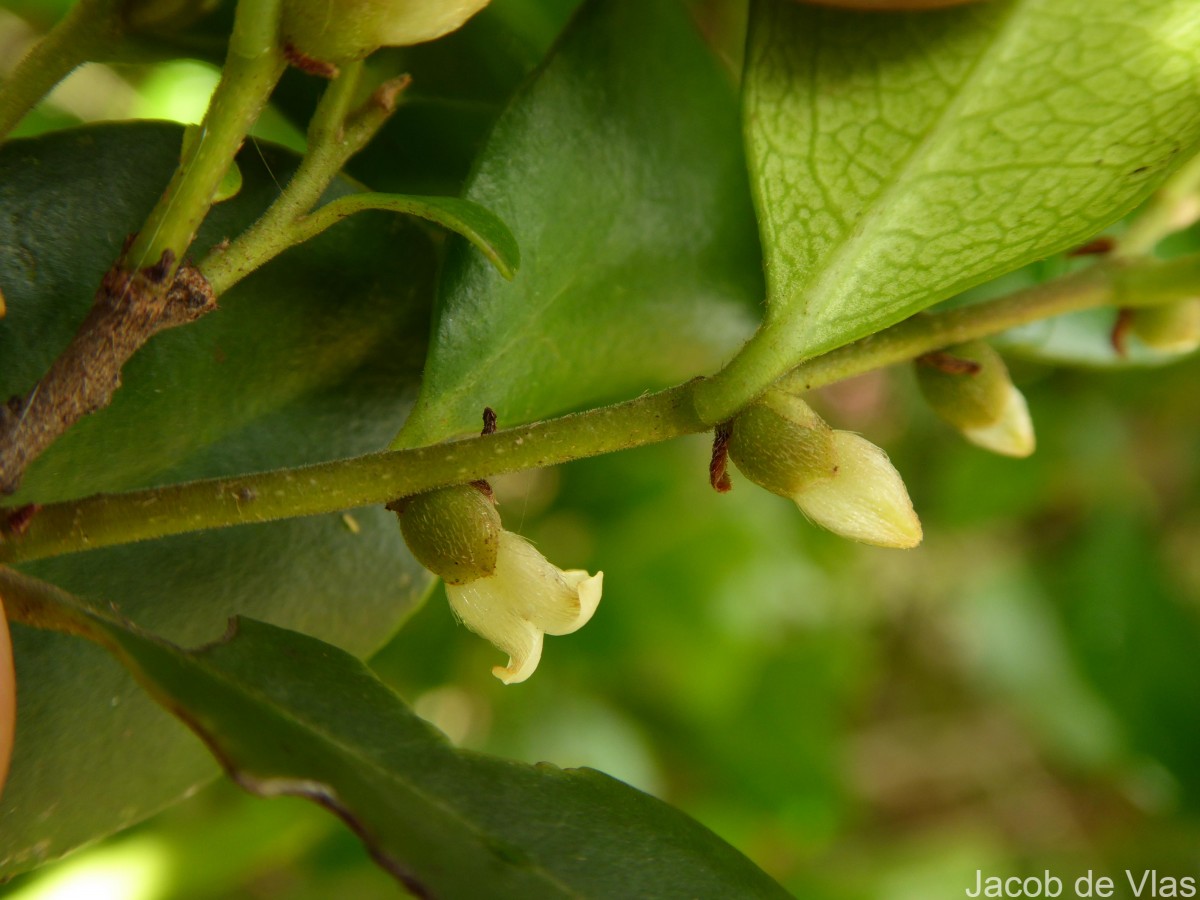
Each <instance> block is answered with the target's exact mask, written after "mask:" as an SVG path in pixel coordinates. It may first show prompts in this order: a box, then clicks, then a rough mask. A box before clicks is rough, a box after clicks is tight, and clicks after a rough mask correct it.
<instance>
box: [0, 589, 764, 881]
mask: <svg viewBox="0 0 1200 900" xmlns="http://www.w3.org/2000/svg"><path fill="white" fill-rule="evenodd" d="M0 590H5V591H7V592H8V596H10V597H11V598H14V599H16V601H17V603H29V602H30V600H29V598H30V597H31V596H34V595H36V597H37V600H36V601H35V602H37V603H38V604H39V606H40V608H41V609H42V611H43V613H50V614H52V615H54V616H55V617H65V618H66V619H67V620H68V621H69V622H71V623H72V625H73V627H74V628H77V629H79V630H80V631H81V632H83V633H85V634H88V635H89V636H90V637H92V638H93V639H94V640H97V641H98V642H100V643H102V644H104V645H105V646H106V647H108V648H109V649H110V650H111V651H112V652H113V653H114V654H115V655H116V657H117V658H118V659H119V660H120V661H121V662H122V663H123V664H124V665H125V666H127V667H128V668H129V669H130V671H131V672H133V674H134V675H135V677H136V678H137V679H138V681H139V682H141V684H142V685H143V686H144V687H145V688H146V689H147V690H148V691H149V692H150V693H151V694H152V695H153V696H154V697H155V698H156V699H157V700H158V701H159V702H160V703H161V704H162V705H164V706H165V707H166V708H167V709H169V710H171V711H172V712H173V713H175V714H176V715H177V716H179V717H180V718H181V719H183V720H184V721H185V722H187V723H188V725H189V727H191V728H192V729H193V730H194V731H195V732H196V733H197V734H198V735H199V736H200V737H201V738H202V739H203V740H204V742H205V744H206V745H208V747H209V748H210V749H211V750H212V752H213V753H214V754H215V755H216V756H217V758H218V759H219V760H220V761H221V763H222V764H223V765H224V767H225V768H226V769H227V770H228V771H229V773H230V775H231V776H232V777H233V778H234V779H235V780H237V781H238V782H239V783H240V784H241V785H242V786H243V787H245V788H246V789H248V790H250V791H253V792H255V793H259V794H262V795H264V796H268V797H271V796H278V795H280V794H293V795H298V796H303V797H307V798H309V799H312V800H314V801H316V802H318V803H320V804H321V805H323V806H325V807H327V808H329V809H330V810H331V811H333V812H335V813H337V814H338V815H339V816H341V818H342V819H343V820H345V822H346V823H347V824H348V825H349V826H350V827H351V828H352V829H354V830H355V831H356V832H357V833H358V834H359V836H360V837H361V838H362V839H363V840H364V841H365V842H366V844H367V846H368V847H369V849H370V850H371V852H372V855H373V856H374V857H375V858H376V860H377V861H378V862H379V863H380V864H381V865H382V866H384V868H385V869H387V870H388V871H390V872H391V873H392V874H394V875H395V876H396V877H397V878H398V879H399V880H400V881H401V882H402V883H403V884H404V885H405V886H406V887H408V888H409V890H410V891H412V892H413V893H414V894H416V895H417V896H426V897H433V896H436V897H445V898H473V897H478V896H480V891H481V887H482V886H483V885H487V888H486V893H487V896H488V897H494V898H497V900H501V898H514V900H516V898H527V897H547V898H549V897H564V898H566V897H571V898H578V897H618V896H654V897H664V898H665V897H678V898H685V897H732V896H737V897H786V896H787V895H786V893H785V892H784V891H783V890H782V889H781V888H779V886H778V885H776V884H775V883H774V882H772V881H771V880H770V879H769V878H767V877H766V876H765V875H764V874H763V873H762V872H760V871H759V870H758V869H756V868H755V867H754V866H753V865H752V864H751V863H750V862H749V861H748V860H746V859H745V857H743V856H742V855H741V854H740V853H738V852H737V851H736V850H734V849H733V848H731V847H729V846H728V845H727V844H725V843H724V842H722V841H721V840H720V839H719V838H717V837H716V836H715V835H714V834H712V833H711V832H710V831H708V830H707V829H705V828H703V827H702V826H700V825H698V824H697V823H695V822H693V821H692V820H690V819H688V818H687V817H686V816H684V815H683V814H682V813H679V812H677V811H676V810H674V809H672V808H671V807H669V806H667V805H666V804H664V803H662V802H660V801H658V800H655V799H653V798H652V797H650V796H648V795H646V794H643V793H641V792H639V791H636V790H634V789H633V788H630V787H629V786H628V785H625V784H622V783H621V782H619V781H616V780H615V779H613V778H610V777H608V776H607V775H603V774H601V773H599V772H596V771H593V770H589V769H575V770H566V771H564V770H560V769H558V768H557V767H554V766H550V765H541V766H529V765H524V764H520V763H511V762H506V761H503V760H499V759H495V758H492V757H487V756H483V755H481V754H477V753H470V752H465V751H458V750H455V749H453V748H452V747H451V745H450V744H449V742H447V741H446V739H445V737H444V736H443V735H442V734H441V733H440V732H438V731H437V730H436V729H434V728H433V727H432V726H430V725H428V724H426V723H425V722H424V721H423V720H421V719H420V718H419V717H417V716H416V715H415V714H414V713H412V712H411V711H409V709H408V708H407V707H406V706H405V705H404V704H403V703H402V702H401V701H400V699H399V697H397V696H396V694H394V693H393V692H392V691H391V690H390V689H389V688H387V687H386V686H385V685H384V684H383V683H382V682H381V681H379V680H378V678H377V677H376V676H375V675H374V674H373V673H372V672H371V671H370V670H369V669H368V668H367V667H366V666H364V665H363V664H362V663H361V662H359V661H358V660H357V659H355V658H354V657H353V656H351V655H349V654H347V653H345V652H343V651H341V650H338V649H337V648H336V647H333V646H330V645H329V644H325V643H323V642H321V641H318V640H316V639H315V638H311V637H308V636H306V635H302V634H297V633H295V632H290V631H287V630H285V629H281V628H277V627H275V626H272V625H267V624H265V623H262V622H257V621H255V620H253V619H246V618H236V619H234V620H232V621H231V622H230V624H229V628H228V630H227V631H226V633H225V635H224V636H223V637H221V638H219V639H218V640H216V641H215V642H212V643H208V644H205V645H204V646H203V647H200V648H199V649H197V650H193V651H187V650H182V649H180V648H178V647H176V646H174V645H172V644H169V643H166V642H165V641H162V640H160V639H157V638H154V637H152V636H150V635H148V634H146V633H144V632H141V631H139V630H138V629H137V628H136V627H134V626H131V625H127V624H121V623H118V622H116V621H115V620H112V619H110V618H108V617H104V616H100V615H97V614H96V613H92V612H89V611H87V610H85V609H84V608H82V607H81V606H79V605H77V604H76V603H75V602H73V601H72V599H71V598H70V597H69V596H67V595H64V594H62V593H61V592H57V591H53V589H52V588H51V589H49V590H46V589H45V588H44V587H33V588H32V589H31V588H30V587H29V585H28V583H27V582H23V581H22V580H21V579H19V578H12V577H11V576H4V575H2V574H0Z"/></svg>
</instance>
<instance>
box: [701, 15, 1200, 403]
mask: <svg viewBox="0 0 1200 900" xmlns="http://www.w3.org/2000/svg"><path fill="white" fill-rule="evenodd" d="M751 18H752V21H751V34H750V38H749V50H748V57H747V64H746V73H745V102H744V123H745V130H746V134H747V146H748V148H749V150H748V156H749V160H750V171H751V180H752V182H753V187H754V192H755V200H756V205H757V208H758V213H759V222H760V229H761V234H762V242H763V248H764V254H765V257H766V269H767V273H768V290H767V296H768V312H767V320H766V323H765V325H764V327H763V328H762V329H761V331H760V332H759V333H758V334H757V335H756V336H755V337H754V339H753V340H752V341H751V342H750V344H749V345H748V346H747V348H746V350H745V351H743V354H742V355H741V356H740V357H739V358H738V360H737V361H736V362H735V363H734V364H733V366H731V367H730V369H729V370H728V372H727V373H725V374H724V375H723V376H721V377H720V378H719V380H718V382H717V383H715V384H713V385H708V386H703V387H702V389H701V392H700V399H699V400H698V405H699V406H700V408H701V413H702V414H703V415H704V416H705V417H706V418H710V419H714V420H717V419H720V418H723V417H725V416H726V415H728V414H729V413H730V412H731V411H733V410H734V409H736V408H738V407H740V406H741V405H742V404H743V402H744V401H745V400H746V399H748V398H749V397H752V396H753V395H754V394H756V393H758V392H759V391H761V389H762V388H763V387H765V386H766V384H768V383H769V382H770V381H771V380H773V379H774V378H776V377H777V376H779V375H780V374H782V373H783V372H784V371H786V370H787V369H788V368H790V367H792V366H794V365H795V364H796V363H798V362H799V361H801V360H802V359H804V358H807V357H809V356H813V355H815V354H818V353H821V352H823V351H825V350H829V349H831V348H833V347H836V346H839V345H842V344H845V343H847V342H849V341H851V340H854V339H856V338H859V337H861V336H863V335H866V334H870V333H872V332H874V331H877V330H879V329H881V328H883V327H885V326H887V325H890V324H892V323H894V322H897V321H899V320H900V319H903V318H905V317H906V316H909V315H911V314H912V313H914V312H917V311H919V310H921V309H924V308H926V307H928V306H930V305H932V304H933V303H936V302H938V301H939V300H942V299H944V298H946V297H948V296H950V295H952V294H954V293H956V292H958V291H962V290H964V289H966V288H968V287H970V286H972V285H974V284H978V283H980V282H982V281H985V280H987V279H989V278H992V277H995V276H996V275H999V274H1002V273H1004V272H1006V271H1009V270H1011V269H1014V268H1017V267H1018V266H1021V265H1023V264H1025V263H1027V262H1029V261H1030V260H1033V259H1036V258H1038V257H1043V256H1047V255H1049V254H1052V253H1054V252H1057V251H1059V250H1063V249H1066V248H1068V247H1070V246H1072V245H1075V244H1078V243H1081V242H1082V241H1083V240H1084V239H1086V238H1088V237H1090V236H1091V235H1093V234H1095V233H1096V232H1097V231H1099V230H1100V229H1101V228H1103V227H1104V226H1106V225H1108V224H1109V223H1111V222H1113V221H1115V220H1117V219H1118V218H1120V217H1121V216H1123V215H1124V214H1125V213H1127V212H1128V211H1129V210H1131V209H1132V208H1133V207H1134V206H1135V205H1136V204H1137V203H1138V202H1139V201H1140V200H1141V199H1143V198H1144V197H1146V196H1147V195H1148V194H1149V193H1150V192H1151V191H1152V190H1153V189H1154V188H1155V187H1156V186H1157V185H1158V184H1159V183H1160V182H1161V181H1162V179H1163V178H1164V177H1165V175H1166V174H1167V173H1168V172H1169V171H1170V170H1171V169H1172V167H1173V166H1175V165H1176V164H1177V163H1178V162H1181V161H1182V160H1184V159H1186V158H1187V157H1188V153H1186V152H1181V151H1185V150H1188V149H1189V148H1191V147H1192V146H1193V145H1194V144H1195V143H1196V141H1197V138H1198V137H1200V13H1198V11H1197V7H1196V6H1195V4H1193V3H1191V2H1190V0H1140V2H1132V3H1131V2H1125V0H1102V2H1096V0H1053V2H1051V0H1007V2H992V3H977V4H970V5H968V6H964V7H960V8H957V9H952V10H943V11H938V12H921V13H915V12H914V13H905V14H889V15H882V14H869V13H855V12H847V11H835V10H829V9H820V8H816V7H813V6H811V5H807V4H798V3H795V2H792V0H756V3H755V5H754V9H753V12H752V17H751Z"/></svg>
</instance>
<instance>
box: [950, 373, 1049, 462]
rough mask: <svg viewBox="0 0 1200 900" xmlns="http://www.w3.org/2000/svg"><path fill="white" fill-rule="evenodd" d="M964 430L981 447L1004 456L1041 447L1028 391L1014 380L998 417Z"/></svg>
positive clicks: (1023, 453)
mask: <svg viewBox="0 0 1200 900" xmlns="http://www.w3.org/2000/svg"><path fill="white" fill-rule="evenodd" d="M962 434H963V437H965V438H966V439H967V440H968V441H970V442H971V443H972V444H975V445H976V446H977V447H983V448H984V449H985V450H991V451H992V452H993V453H1000V454H1002V455H1004V456H1016V457H1025V456H1029V455H1030V454H1031V453H1033V451H1034V449H1035V448H1036V447H1037V438H1036V437H1035V436H1034V433H1033V419H1032V418H1030V416H1029V404H1028V403H1026V402H1025V395H1024V394H1022V393H1021V392H1020V391H1019V390H1017V388H1016V387H1015V386H1014V385H1012V384H1009V385H1008V389H1007V391H1006V392H1005V395H1004V404H1003V406H1001V408H1000V414H999V416H998V417H997V418H996V420H995V421H994V422H992V423H991V424H990V425H984V426H982V427H976V428H963V429H962Z"/></svg>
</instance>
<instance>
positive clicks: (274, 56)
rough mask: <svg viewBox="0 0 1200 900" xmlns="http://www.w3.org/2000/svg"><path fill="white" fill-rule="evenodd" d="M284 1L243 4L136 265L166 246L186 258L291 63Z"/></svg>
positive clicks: (141, 239) (133, 254)
mask: <svg viewBox="0 0 1200 900" xmlns="http://www.w3.org/2000/svg"><path fill="white" fill-rule="evenodd" d="M280 3H281V0H240V2H239V3H238V6H237V12H236V14H235V16H234V25H233V34H232V36H231V37H230V39H229V53H228V55H227V57H226V59H225V68H224V69H223V70H222V72H221V81H220V83H218V85H217V89H216V91H214V92H213V97H212V100H211V102H210V103H209V106H208V111H207V112H206V113H205V114H204V121H203V122H202V123H201V124H200V136H199V137H198V138H197V139H196V140H195V141H193V142H192V143H191V144H190V145H189V146H188V147H187V152H186V153H185V154H184V156H183V159H182V160H181V161H180V163H179V167H178V168H177V169H176V170H175V175H174V177H172V179H171V183H170V185H168V187H167V190H166V191H165V192H164V194H163V196H162V198H161V199H160V200H159V202H158V204H157V205H156V206H155V207H154V209H153V210H152V211H151V212H150V215H149V217H147V219H146V223H145V225H143V226H142V230H141V231H140V232H139V233H138V237H137V240H136V241H135V242H134V245H133V247H132V249H131V250H130V253H129V256H128V262H127V265H128V266H129V268H131V269H140V268H142V267H144V266H146V265H149V264H152V263H154V262H157V261H158V260H159V258H160V257H161V256H162V254H163V252H164V251H166V250H170V251H171V252H172V253H173V254H174V255H175V263H176V265H178V263H179V262H180V261H181V260H182V259H183V255H184V253H185V252H186V251H187V248H188V246H189V245H190V244H191V242H192V239H193V238H194V237H195V234H196V229H198V228H199V227H200V223H201V222H202V221H203V220H204V217H205V216H206V215H207V214H208V210H209V207H211V206H212V202H213V197H214V196H215V195H216V192H217V187H218V186H219V185H220V183H221V179H222V178H224V176H225V173H226V172H227V171H228V170H229V166H230V164H231V163H232V162H233V158H234V156H235V155H236V153H237V151H238V149H239V148H240V147H241V145H242V141H243V140H245V137H246V134H247V132H249V130H250V127H251V126H252V125H253V124H254V122H255V121H256V120H257V119H258V116H259V113H260V112H261V111H262V108H263V106H264V105H265V104H266V102H267V98H268V97H270V95H271V91H272V90H273V89H274V87H275V84H276V82H278V81H279V78H280V76H281V75H282V74H283V70H284V68H285V67H286V62H285V60H284V58H283V53H282V51H281V50H280V48H279V46H278V26H279V10H280ZM171 271H172V272H174V268H172V270H171ZM169 282H170V279H167V283H169Z"/></svg>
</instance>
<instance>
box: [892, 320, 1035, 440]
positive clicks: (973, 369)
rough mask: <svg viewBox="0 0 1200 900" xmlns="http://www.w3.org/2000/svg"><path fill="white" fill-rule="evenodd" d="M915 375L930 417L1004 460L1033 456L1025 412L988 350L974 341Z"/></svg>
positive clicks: (921, 363)
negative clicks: (939, 420) (931, 414)
mask: <svg viewBox="0 0 1200 900" xmlns="http://www.w3.org/2000/svg"><path fill="white" fill-rule="evenodd" d="M916 372H917V384H918V386H919V387H920V389H921V393H922V394H923V395H924V397H925V399H926V401H927V402H928V403H929V405H930V407H931V408H932V409H933V411H934V412H936V413H937V414H938V416H939V417H941V418H942V419H943V420H945V421H946V422H947V423H949V424H950V425H952V426H954V427H955V428H957V429H958V430H959V431H960V432H961V433H962V435H963V437H965V438H966V439H967V440H968V441H970V442H971V443H973V444H975V445H977V446H979V447H983V448H984V449H986V450H991V451H992V452H993V453H1000V454H1003V455H1005V456H1018V457H1020V456H1029V454H1031V453H1033V451H1034V448H1035V447H1036V444H1037V441H1036V438H1035V436H1034V431H1033V420H1032V419H1031V418H1030V416H1029V406H1028V404H1027V403H1026V402H1025V397H1024V395H1022V393H1021V392H1020V391H1019V390H1017V388H1016V386H1015V385H1014V384H1013V383H1012V379H1011V378H1010V377H1009V374H1008V367H1007V366H1005V365H1004V360H1003V359H1002V358H1001V356H1000V354H999V353H997V352H996V350H995V348H993V347H992V346H991V345H990V344H986V343H984V342H982V341H972V342H971V343H969V344H961V345H959V346H957V347H951V348H949V349H948V350H946V351H944V352H942V353H939V354H933V355H931V356H930V357H923V358H922V359H919V360H917V363H916Z"/></svg>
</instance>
